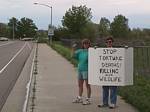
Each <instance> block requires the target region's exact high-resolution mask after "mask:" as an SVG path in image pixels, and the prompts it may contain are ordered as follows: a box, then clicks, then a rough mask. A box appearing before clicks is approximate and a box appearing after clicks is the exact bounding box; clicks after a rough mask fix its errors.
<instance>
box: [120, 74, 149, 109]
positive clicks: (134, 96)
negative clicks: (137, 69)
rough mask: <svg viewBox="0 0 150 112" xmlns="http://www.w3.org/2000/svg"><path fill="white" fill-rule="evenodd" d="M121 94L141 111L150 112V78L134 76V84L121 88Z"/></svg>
mask: <svg viewBox="0 0 150 112" xmlns="http://www.w3.org/2000/svg"><path fill="white" fill-rule="evenodd" d="M119 95H120V96H122V97H123V99H125V101H126V102H128V103H130V104H132V105H133V106H134V107H136V108H137V109H138V110H139V111H140V112H150V106H149V105H150V79H149V78H146V77H143V76H140V75H138V76H135V77H134V85H133V86H125V87H120V88H119Z"/></svg>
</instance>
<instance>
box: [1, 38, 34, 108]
mask: <svg viewBox="0 0 150 112" xmlns="http://www.w3.org/2000/svg"><path fill="white" fill-rule="evenodd" d="M32 48H33V43H32V42H25V41H7V42H0V110H1V109H2V107H3V105H4V104H5V101H6V99H7V97H8V95H9V93H10V92H11V90H12V88H13V86H14V84H15V82H16V80H17V78H18V77H19V75H20V73H21V71H22V69H23V67H24V64H25V62H26V60H27V58H28V56H29V55H30V52H31V50H32Z"/></svg>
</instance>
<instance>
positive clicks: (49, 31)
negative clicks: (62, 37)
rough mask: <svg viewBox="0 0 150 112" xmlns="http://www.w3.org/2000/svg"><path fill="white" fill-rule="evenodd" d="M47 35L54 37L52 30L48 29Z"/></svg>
mask: <svg viewBox="0 0 150 112" xmlns="http://www.w3.org/2000/svg"><path fill="white" fill-rule="evenodd" d="M48 35H49V36H53V35H54V29H53V28H49V29H48Z"/></svg>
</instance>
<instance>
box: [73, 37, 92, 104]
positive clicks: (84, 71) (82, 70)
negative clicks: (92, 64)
mask: <svg viewBox="0 0 150 112" xmlns="http://www.w3.org/2000/svg"><path fill="white" fill-rule="evenodd" d="M90 46H91V43H90V40H88V39H84V40H82V48H81V49H78V50H76V51H74V49H73V51H72V56H73V57H74V58H75V59H76V60H77V61H78V87H79V95H78V96H77V97H76V99H74V100H73V103H82V104H83V105H88V104H91V86H90V84H88V48H89V47H90ZM84 82H85V85H86V88H87V98H86V100H85V101H83V98H82V94H83V84H84Z"/></svg>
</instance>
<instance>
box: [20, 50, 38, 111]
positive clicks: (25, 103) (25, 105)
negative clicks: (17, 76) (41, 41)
mask: <svg viewBox="0 0 150 112" xmlns="http://www.w3.org/2000/svg"><path fill="white" fill-rule="evenodd" d="M35 55H36V48H35V49H34V56H33V59H32V65H31V71H30V79H29V82H28V84H27V86H26V89H27V90H26V98H25V101H24V105H23V110H22V112H27V105H28V100H29V94H30V88H31V82H32V77H33V69H34V60H35Z"/></svg>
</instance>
